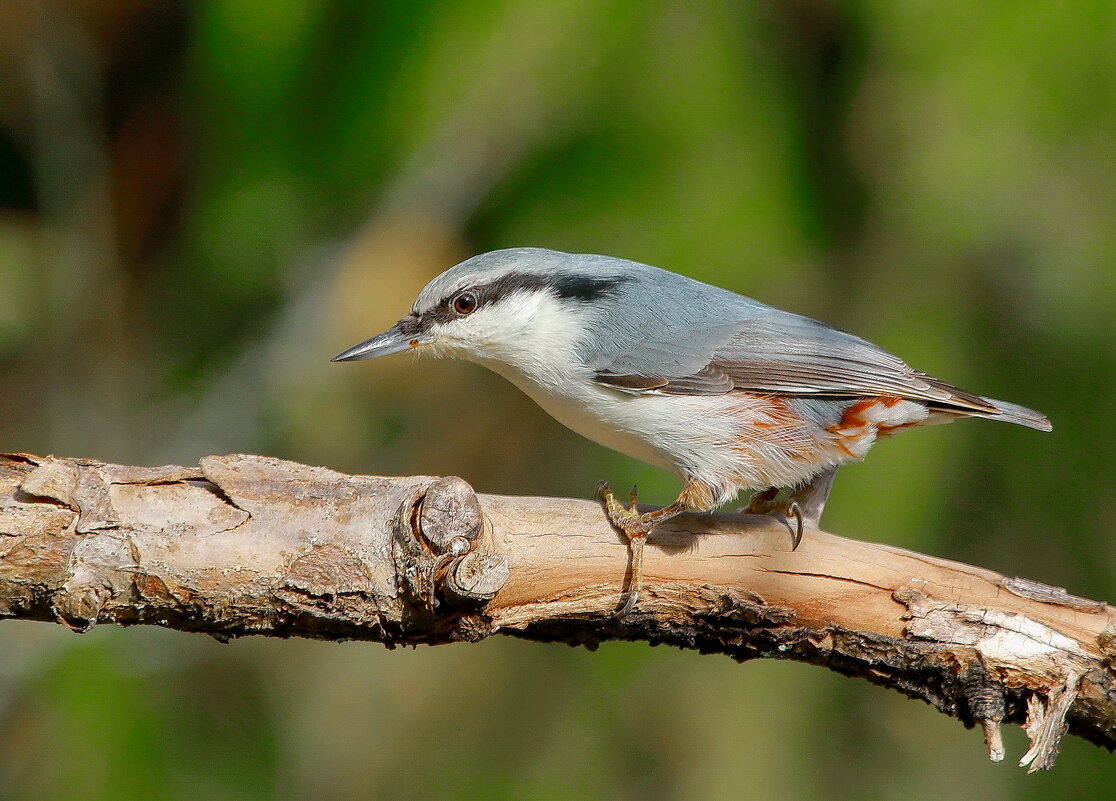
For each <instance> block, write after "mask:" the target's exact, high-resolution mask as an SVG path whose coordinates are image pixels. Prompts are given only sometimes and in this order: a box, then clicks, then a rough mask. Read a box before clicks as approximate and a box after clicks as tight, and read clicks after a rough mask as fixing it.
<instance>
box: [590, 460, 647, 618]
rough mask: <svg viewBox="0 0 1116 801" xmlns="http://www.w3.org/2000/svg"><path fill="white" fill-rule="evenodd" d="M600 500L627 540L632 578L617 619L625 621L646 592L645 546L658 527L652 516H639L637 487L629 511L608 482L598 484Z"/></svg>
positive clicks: (633, 492)
mask: <svg viewBox="0 0 1116 801" xmlns="http://www.w3.org/2000/svg"><path fill="white" fill-rule="evenodd" d="M597 497H598V498H600V499H601V500H602V501H604V505H605V513H606V514H607V515H608V522H610V523H612V525H613V526H614V527H616V528H617V529H618V530H619V531H620V533H621V534H623V535H624V536H625V537H627V538H628V550H629V553H630V554H631V568H632V578H631V581H630V582H629V584H628V591H627V593H626V597H625V598H624V603H623V604H622V605H621V607H620V609H619V611H618V612H617V616H619V617H624V616H625V615H627V614H628V613H629V612H631V611H632V609H634V608H635V605H636V602H637V601H638V600H639V593H640V591H641V590H642V589H643V546H644V545H645V544H646V543H647V535H648V534H649V533H650V532H651V529H652V527H653V526H654V525H655V523H654V522H653V521H652V518H651V516H652V514H653V513H652V512H648V513H646V514H640V512H639V490H638V489H637V488H636V487H632V491H631V493H630V494H629V495H628V506H627V507H625V506H624V505H623V504H622V503H620V500H619V499H618V498H617V497H616V493H614V492H613V491H612V487H610V486H609V485H608V482H607V481H602V482H600V483H599V484H597Z"/></svg>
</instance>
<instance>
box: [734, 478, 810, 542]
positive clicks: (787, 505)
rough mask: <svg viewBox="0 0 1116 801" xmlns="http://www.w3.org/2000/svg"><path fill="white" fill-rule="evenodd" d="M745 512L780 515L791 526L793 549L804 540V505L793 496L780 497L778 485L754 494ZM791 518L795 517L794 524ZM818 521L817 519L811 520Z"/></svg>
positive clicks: (749, 513)
mask: <svg viewBox="0 0 1116 801" xmlns="http://www.w3.org/2000/svg"><path fill="white" fill-rule="evenodd" d="M744 514H747V515H778V516H780V517H782V518H783V522H784V523H786V524H787V526H790V527H791V550H792V551H797V550H798V546H799V544H800V543H801V542H802V528H803V522H804V520H803V514H802V507H801V506H799V505H798V501H797V500H795V498H794V497H792V496H785V497H782V498H780V497H779V488H778V487H768V488H767V489H765V490H763V491H762V492H757V493H756V494H755V495H753V496H752V499H751V500H750V501H749V502H748V505H747V506H746V507H744ZM791 518H794V525H793V526H792V525H791ZM810 522H811V523H816V522H817V521H813V520H812V521H810Z"/></svg>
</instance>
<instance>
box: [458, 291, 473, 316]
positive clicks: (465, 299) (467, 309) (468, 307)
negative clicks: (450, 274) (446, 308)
mask: <svg viewBox="0 0 1116 801" xmlns="http://www.w3.org/2000/svg"><path fill="white" fill-rule="evenodd" d="M476 309H477V296H476V295H474V294H473V293H472V292H462V293H461V294H460V295H458V296H457V297H456V298H454V299H453V310H454V311H455V312H457V313H458V314H460V315H462V316H464V315H466V314H472V313H473V312H474V311H476Z"/></svg>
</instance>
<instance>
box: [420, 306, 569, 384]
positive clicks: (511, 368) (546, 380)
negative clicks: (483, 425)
mask: <svg viewBox="0 0 1116 801" xmlns="http://www.w3.org/2000/svg"><path fill="white" fill-rule="evenodd" d="M584 322H585V321H584V311H582V310H581V309H579V308H578V306H577V304H570V303H563V302H562V301H560V300H559V299H558V298H555V297H554V296H553V295H551V294H549V293H547V292H517V293H516V294H514V295H511V296H510V297H508V298H506V299H504V300H501V301H499V302H497V303H493V304H492V305H490V306H485V307H483V308H481V309H478V310H477V311H476V313H474V314H472V315H470V316H468V317H463V318H460V319H458V320H454V321H452V322H450V323H448V324H446V325H445V326H443V327H442V328H441V330H440V331H439V332H438V337H437V339H436V341H435V349H442V350H444V351H445V352H446V353H447V355H455V356H458V357H461V358H465V359H469V360H471V361H475V362H479V363H481V364H483V365H485V366H486V367H489V368H490V369H492V370H495V371H496V372H497V373H500V374H501V375H504V376H506V377H508V378H511V379H512V380H515V378H516V377H526V378H529V379H530V380H532V381H535V382H537V383H540V384H551V383H553V382H555V381H559V380H561V377H562V376H563V375H566V374H568V372H569V370H571V369H573V368H574V367H575V358H574V347H575V344H576V342H577V339H578V338H579V336H580V335H581V334H582V333H584ZM516 383H520V382H519V381H516Z"/></svg>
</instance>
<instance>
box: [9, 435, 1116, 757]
mask: <svg viewBox="0 0 1116 801" xmlns="http://www.w3.org/2000/svg"><path fill="white" fill-rule="evenodd" d="M627 564H628V554H627V549H626V547H625V545H624V543H623V540H622V538H621V537H620V536H619V535H618V534H617V533H616V532H615V531H613V530H612V528H611V527H610V526H609V524H608V523H607V521H606V519H605V517H604V515H603V514H602V512H601V509H600V507H599V505H598V504H596V503H593V502H590V501H577V500H566V499H556V498H511V497H502V496H495V495H479V496H478V495H476V494H474V493H473V491H472V489H471V488H470V487H469V486H468V485H467V484H466V483H465V482H464V481H462V480H461V479H457V478H442V479H435V478H430V477H424V476H413V477H405V478H381V477H375V476H349V475H344V474H341V473H336V472H333V471H331V470H326V469H324V468H320V467H307V466H304V465H300V464H295V463H292V462H284V461H281V460H278V459H269V458H264V457H259V456H237V455H234V456H212V457H207V458H205V459H202V461H201V463H200V465H198V466H197V467H173V466H171V467H154V468H148V467H126V466H121V465H110V464H103V463H101V462H96V461H90V460H80V459H56V458H53V457H37V456H28V455H24V454H13V455H7V456H0V615H4V616H7V617H16V618H24V619H33V620H46V621H59V622H61V623H63V624H65V625H67V626H69V627H70V628H71V629H74V630H75V631H88V630H89V629H90V628H92V627H93V625H94V624H96V623H98V622H101V623H118V624H123V625H130V624H138V623H145V624H154V625H160V626H165V627H168V628H174V629H180V630H183V631H200V632H205V633H207V634H210V635H212V636H214V637H217V638H219V639H227V638H230V637H235V636H240V635H243V634H266V635H271V636H279V637H289V636H302V637H319V638H326V639H340V638H347V639H348V638H351V639H362V640H374V641H378V642H382V643H384V644H385V645H387V646H389V647H390V646H394V645H396V644H418V643H425V644H431V645H434V644H439V643H447V642H453V641H461V640H468V641H475V640H480V639H483V638H484V637H487V636H488V635H490V634H495V633H502V634H511V635H514V636H517V637H523V638H527V639H534V640H547V641H564V642H568V643H572V644H580V645H586V646H589V647H593V646H595V645H596V644H597V643H599V642H601V641H603V640H609V639H624V640H647V641H649V642H652V643H666V644H670V645H675V646H679V647H683V648H695V649H698V650H700V651H702V652H703V653H713V652H716V653H724V654H728V655H729V656H732V657H733V658H735V659H739V660H744V659H751V658H755V657H764V656H769V657H778V658H783V659H795V660H799V661H804V662H811V663H813V664H818V665H823V666H825V667H828V668H830V669H831V670H835V671H838V672H840V673H843V674H846V675H850V676H858V677H861V678H866V679H868V680H869V681H871V682H874V683H876V684H882V685H884V686H887V687H892V688H894V689H897V690H899V691H900V692H903V693H905V694H907V695H909V696H912V697H915V698H922V699H923V700H925V701H927V702H928V703H930V704H932V705H933V706H934V707H936V708H937V709H939V710H941V711H942V712H945V713H946V714H949V715H953V716H954V717H957V718H959V719H960V720H961V721H962V722H963V723H965V724H966V725H974V724H979V725H981V726H983V727H984V730H985V735H986V740H987V742H988V747H989V753H990V755H991V757H992V758H993V759H994V760H998V759H1001V758H1002V757H1003V746H1002V743H1001V738H1000V725H1001V723H1002V722H1010V723H1021V724H1023V725H1024V727H1025V728H1026V731H1027V734H1028V736H1029V737H1030V739H1031V743H1032V747H1031V749H1030V750H1029V751H1028V753H1027V754H1026V755H1025V756H1024V757H1023V760H1022V761H1021V764H1023V765H1027V766H1029V768H1030V770H1037V769H1045V768H1049V767H1051V766H1052V765H1053V762H1054V759H1055V757H1056V756H1057V751H1058V744H1059V741H1060V739H1061V737H1062V735H1063V734H1064V732H1065V731H1066V729H1067V727H1068V731H1069V732H1070V733H1072V734H1075V735H1078V736H1081V737H1084V738H1086V739H1088V740H1090V741H1092V742H1094V743H1097V744H1099V745H1103V746H1105V747H1107V748H1109V749H1111V748H1113V747H1116V693H1114V690H1116V675H1114V672H1113V660H1114V659H1116V644H1114V643H1116V610H1114V609H1113V608H1112V607H1110V606H1107V605H1106V604H1103V603H1098V602H1095V601H1088V600H1085V599H1082V598H1076V597H1074V596H1071V595H1069V594H1068V593H1066V592H1065V591H1064V590H1061V589H1058V588H1054V587H1049V586H1046V585H1044V584H1039V583H1037V582H1032V581H1027V580H1023V579H1008V578H1004V577H1003V576H1000V575H998V574H996V573H993V572H991V571H988V570H983V569H980V568H976V567H970V566H968V565H963V564H959V563H956V562H950V561H947V560H944V559H936V558H933V557H929V556H923V555H920V554H917V553H913V552H910V551H905V550H902V549H900V548H893V547H890V546H887V545H878V544H874V543H867V542H859V541H855V540H847V539H843V538H841V537H837V536H834V535H832V534H828V533H826V532H822V531H811V532H807V535H806V537H805V539H804V541H803V543H802V545H801V547H800V548H799V549H798V550H797V551H791V550H790V535H789V531H788V529H787V528H786V527H785V526H782V525H780V524H778V523H777V521H775V520H772V519H770V518H766V517H753V516H742V515H715V516H712V517H710V516H684V517H681V518H677V519H676V520H675V521H672V522H671V523H669V524H666V525H663V526H662V527H660V528H659V529H656V530H655V532H654V533H653V535H652V537H651V539H650V542H649V547H648V549H647V554H646V559H645V563H644V570H645V588H644V592H643V595H642V597H641V599H640V602H639V605H638V607H637V609H636V610H635V611H634V612H633V613H632V614H630V615H628V616H626V617H623V618H617V617H616V615H615V610H616V608H617V606H618V604H619V603H620V602H621V600H622V591H623V588H624V586H625V583H626V581H627V578H628V576H627V569H628V568H627Z"/></svg>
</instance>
